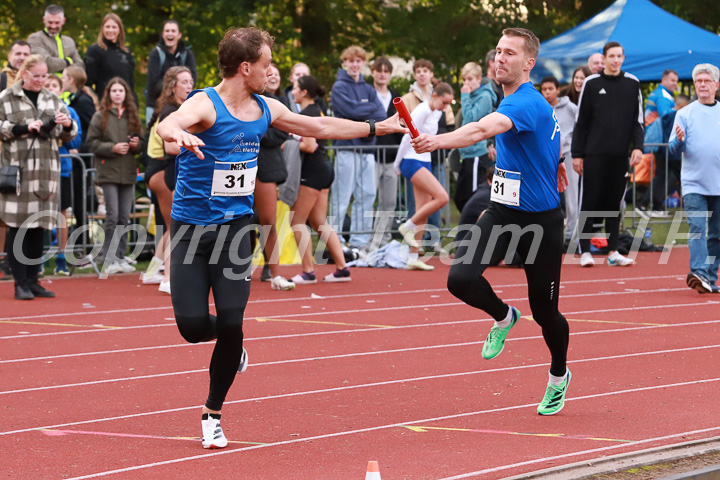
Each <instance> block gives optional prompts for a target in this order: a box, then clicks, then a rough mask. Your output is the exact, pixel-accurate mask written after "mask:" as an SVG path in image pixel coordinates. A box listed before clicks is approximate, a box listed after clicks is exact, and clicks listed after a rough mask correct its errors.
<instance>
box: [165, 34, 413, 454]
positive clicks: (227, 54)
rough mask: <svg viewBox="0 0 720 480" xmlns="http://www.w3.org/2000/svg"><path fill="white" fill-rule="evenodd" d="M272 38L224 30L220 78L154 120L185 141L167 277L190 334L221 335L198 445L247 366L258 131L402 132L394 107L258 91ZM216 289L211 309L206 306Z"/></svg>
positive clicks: (198, 337)
mask: <svg viewBox="0 0 720 480" xmlns="http://www.w3.org/2000/svg"><path fill="white" fill-rule="evenodd" d="M272 45H273V37H271V36H270V34H268V33H267V32H264V31H262V30H259V29H257V28H238V29H232V30H229V31H228V32H227V33H226V34H225V37H224V38H223V40H222V41H221V42H220V45H219V47H218V63H219V65H220V71H221V74H222V77H223V80H222V82H221V83H220V84H219V85H218V86H216V87H209V88H205V89H203V90H196V91H194V92H193V93H191V94H190V96H189V97H188V99H187V100H186V101H185V103H183V104H182V106H181V107H180V108H179V109H178V110H177V111H176V112H175V113H173V114H171V115H169V116H168V117H167V118H166V119H165V120H164V121H163V122H161V123H160V125H158V128H157V133H158V134H159V135H160V136H161V137H162V138H163V139H164V140H165V141H167V142H175V143H177V144H179V145H180V146H181V147H182V152H181V153H180V155H179V156H178V158H177V186H176V189H175V197H174V199H173V208H172V225H171V236H172V243H173V244H175V243H177V244H176V246H175V247H174V248H173V250H172V254H171V265H172V274H171V278H170V283H171V291H172V303H173V309H174V311H175V320H176V322H177V325H178V329H179V330H180V333H181V335H182V336H183V338H185V339H186V340H187V341H188V342H192V343H196V342H205V341H209V340H213V339H217V343H216V344H215V348H214V350H213V354H212V360H211V362H210V393H209V395H208V397H207V400H206V402H205V406H204V407H203V411H202V413H203V419H202V430H203V440H202V445H203V447H205V448H223V447H225V446H227V443H228V442H227V439H226V438H225V435H224V434H223V431H222V428H221V427H220V410H221V408H222V405H223V402H224V401H225V396H226V395H227V392H228V390H229V389H230V386H231V385H232V383H233V380H234V379H235V373H236V372H237V371H241V372H242V371H244V370H245V369H246V368H247V352H246V351H245V349H244V348H243V346H242V343H243V331H242V322H243V314H244V311H245V306H246V304H247V301H248V296H249V294H250V262H251V255H252V252H251V251H250V240H249V236H248V235H247V233H249V230H250V229H251V226H250V225H249V223H250V218H251V216H252V206H253V191H254V188H255V177H256V174H257V155H258V152H259V148H260V139H261V138H262V136H263V135H264V133H265V131H266V130H267V128H268V126H270V125H273V126H275V127H277V128H279V129H282V130H285V131H290V132H292V133H295V134H298V135H303V136H310V137H315V138H336V139H350V138H357V137H367V136H373V135H376V134H377V135H385V134H388V133H396V132H405V129H404V128H402V127H401V126H400V124H399V122H398V119H397V115H395V116H394V117H391V118H389V119H387V120H384V121H382V122H378V123H377V124H376V123H374V122H373V121H372V120H370V121H368V122H353V121H350V120H342V119H338V118H332V117H308V116H305V115H298V114H296V113H293V112H291V111H290V110H288V108H287V107H286V106H285V105H283V104H282V103H280V102H279V101H277V100H275V99H271V98H265V97H261V96H259V94H260V93H262V91H263V90H264V89H265V85H266V82H267V77H268V70H269V68H270V63H271V61H272V52H271V50H270V49H271V47H272ZM210 290H212V292H213V297H214V302H215V308H216V310H217V317H215V316H214V315H210V314H209V304H208V303H209V302H208V296H209V293H210Z"/></svg>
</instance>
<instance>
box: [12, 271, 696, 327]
mask: <svg viewBox="0 0 720 480" xmlns="http://www.w3.org/2000/svg"><path fill="white" fill-rule="evenodd" d="M669 278H680V276H679V275H655V276H648V277H632V278H624V279H623V278H607V279H602V278H599V279H592V280H570V281H565V282H562V285H575V284H578V285H579V284H583V283H599V282H615V281H618V280H626V281H636V280H653V279H669ZM510 287H527V283H511V284H506V285H495V286H493V288H510ZM677 290H687V287H685V288H680V289H677ZM434 292H447V288H430V289H422V290H401V291H397V292H393V291H390V292H366V293H353V294H342V295H328V296H323V299H324V300H333V299H339V298H356V297H365V296H372V297H376V296H378V295H407V294H412V293H434ZM624 293H629V292H624ZM633 293H637V292H633ZM307 300H314V298H313V297H312V295H311V296H308V297H293V298H270V299H260V300H250V301H249V302H248V305H255V304H261V303H280V302H294V301H307ZM210 305H211V306H213V305H215V304H214V303H211V304H210ZM169 309H172V305H168V306H165V307H147V308H124V309H116V310H100V311H77V312H66V313H48V314H42V315H26V316H22V317H17V316H16V317H0V320H27V319H33V318H58V317H74V316H79V315H108V314H114V313H132V312H146V311H156V310H169Z"/></svg>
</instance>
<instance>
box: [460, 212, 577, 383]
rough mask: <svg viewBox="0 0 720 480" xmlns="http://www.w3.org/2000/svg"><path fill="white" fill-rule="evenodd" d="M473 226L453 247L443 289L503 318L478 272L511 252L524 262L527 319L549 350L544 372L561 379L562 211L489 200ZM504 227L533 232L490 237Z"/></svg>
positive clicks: (564, 343)
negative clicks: (535, 209) (530, 209)
mask: <svg viewBox="0 0 720 480" xmlns="http://www.w3.org/2000/svg"><path fill="white" fill-rule="evenodd" d="M476 226H477V227H479V232H478V231H477V230H476V231H475V232H474V233H472V234H468V236H467V237H466V240H465V242H464V243H463V244H462V245H460V246H459V247H458V250H457V253H456V254H455V262H458V263H453V265H452V267H450V275H449V276H448V282H447V285H448V290H449V291H450V293H452V294H453V295H455V296H456V297H457V298H459V299H460V300H462V301H463V302H465V303H467V304H468V305H470V306H472V307H475V308H479V309H480V310H483V311H484V312H486V313H488V314H489V315H490V316H491V317H493V318H494V319H495V320H497V321H501V320H503V319H504V318H505V317H506V316H507V314H508V311H509V308H510V307H509V306H508V305H507V304H506V303H505V302H503V301H502V300H500V298H498V296H497V295H496V294H495V292H494V291H493V289H492V287H491V286H490V283H489V282H488V281H487V280H486V279H485V277H483V272H485V269H487V268H488V266H490V265H492V264H493V263H495V264H497V263H498V262H499V261H500V259H502V258H508V256H509V258H513V253H514V252H509V250H510V249H511V248H512V250H515V251H516V252H517V253H518V254H519V256H520V257H521V258H522V260H523V261H524V266H523V268H524V269H525V277H526V278H527V283H528V298H529V301H530V309H531V310H532V314H533V319H534V320H535V321H536V322H537V323H538V325H540V327H541V328H542V333H543V338H544V339H545V344H546V345H547V346H548V348H549V349H550V355H551V357H552V362H551V365H550V373H551V374H553V375H556V376H558V377H560V376H563V375H565V371H566V366H567V365H566V363H567V349H568V342H569V340H570V330H569V327H568V323H567V320H566V319H565V317H564V316H563V315H562V314H561V313H560V312H559V310H558V295H559V292H560V267H561V265H562V244H563V215H562V212H561V211H560V209H559V208H556V209H553V210H548V211H545V212H521V211H519V210H516V209H513V208H510V207H506V206H504V205H500V204H498V203H494V202H491V203H490V206H489V207H488V208H487V210H485V213H484V214H483V216H482V217H480V220H478V222H477V224H476ZM507 227H510V228H515V229H516V230H518V232H519V231H522V230H525V229H528V230H529V229H535V230H537V233H536V234H533V233H532V232H531V231H527V230H526V231H525V232H524V233H522V235H519V234H518V233H517V232H516V234H513V233H512V232H505V233H501V234H499V235H498V234H496V233H495V231H496V230H497V229H499V228H507ZM518 235H519V236H518ZM536 236H539V239H538V238H536ZM468 238H470V240H468ZM491 240H494V241H491ZM466 243H469V245H467V244H466ZM473 245H475V246H474V247H473ZM471 248H475V249H476V250H475V252H474V253H472V251H471V250H469V249H471ZM534 248H537V251H534ZM468 255H472V257H471V260H470V261H469V262H465V261H463V260H464V258H465V257H466V256H468ZM533 257H534V258H533Z"/></svg>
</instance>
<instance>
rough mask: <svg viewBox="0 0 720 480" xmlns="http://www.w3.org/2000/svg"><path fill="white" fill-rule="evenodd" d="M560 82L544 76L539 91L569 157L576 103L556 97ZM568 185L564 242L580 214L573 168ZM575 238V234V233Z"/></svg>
mask: <svg viewBox="0 0 720 480" xmlns="http://www.w3.org/2000/svg"><path fill="white" fill-rule="evenodd" d="M559 86H560V83H559V82H558V80H557V78H555V77H552V76H551V77H545V78H543V79H542V81H541V82H540V92H541V93H542V95H543V97H545V100H547V101H548V103H549V104H550V105H551V106H552V107H553V111H554V112H555V118H556V119H557V121H558V124H559V125H560V136H561V138H562V154H563V156H564V157H565V158H572V157H571V148H572V136H573V130H574V129H575V117H576V116H577V105H575V104H574V103H572V102H571V101H570V98H569V97H558V92H559V90H558V87H559ZM567 170H568V172H567V177H568V186H567V188H566V189H565V192H564V195H565V242H570V240H572V238H573V236H574V235H575V227H577V222H578V216H579V215H580V199H581V198H582V176H581V175H580V174H579V173H577V172H576V171H575V169H573V168H568V169H567ZM575 238H576V239H577V236H576V235H575Z"/></svg>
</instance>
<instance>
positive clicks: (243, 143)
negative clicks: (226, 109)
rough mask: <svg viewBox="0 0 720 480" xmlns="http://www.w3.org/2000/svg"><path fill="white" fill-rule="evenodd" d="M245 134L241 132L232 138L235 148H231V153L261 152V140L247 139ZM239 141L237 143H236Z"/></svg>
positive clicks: (255, 153)
mask: <svg viewBox="0 0 720 480" xmlns="http://www.w3.org/2000/svg"><path fill="white" fill-rule="evenodd" d="M244 137H245V134H244V133H239V134H238V135H235V138H233V139H232V143H233V144H234V145H233V148H232V149H231V150H230V152H229V153H230V154H231V155H232V154H233V153H252V154H254V155H257V154H258V153H259V152H260V142H256V141H253V140H245V138H244ZM236 142H237V143H236Z"/></svg>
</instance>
